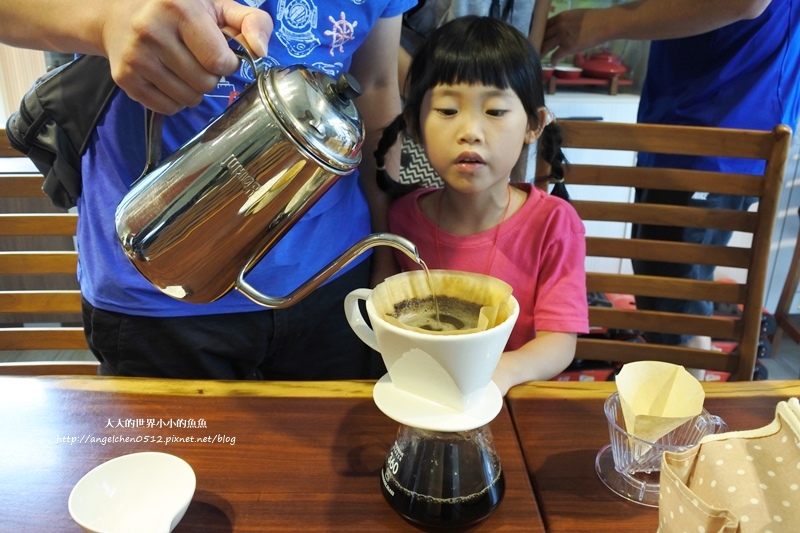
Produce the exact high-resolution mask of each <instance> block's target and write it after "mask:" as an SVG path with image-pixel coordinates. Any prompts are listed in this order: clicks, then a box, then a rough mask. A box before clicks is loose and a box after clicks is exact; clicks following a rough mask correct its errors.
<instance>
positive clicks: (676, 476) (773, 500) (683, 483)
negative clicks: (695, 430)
mask: <svg viewBox="0 0 800 533" xmlns="http://www.w3.org/2000/svg"><path fill="white" fill-rule="evenodd" d="M658 526H659V527H658V531H659V533H684V532H691V533H697V532H699V533H712V532H713V533H717V532H724V533H734V532H736V533H747V532H755V531H759V532H762V533H767V532H772V533H779V532H790V531H791V532H793V533H796V532H798V531H800V403H798V399H797V398H791V399H790V400H789V401H785V402H780V403H778V406H777V408H776V410H775V420H773V421H772V423H770V424H769V425H767V426H765V427H763V428H760V429H754V430H750V431H737V432H730V433H721V434H717V435H709V436H707V437H705V438H703V439H702V440H701V441H700V444H699V445H698V446H695V447H694V448H692V449H691V450H687V451H685V452H681V453H671V452H665V453H664V455H663V457H662V462H661V483H660V489H659V505H658Z"/></svg>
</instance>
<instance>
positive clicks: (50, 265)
mask: <svg viewBox="0 0 800 533" xmlns="http://www.w3.org/2000/svg"><path fill="white" fill-rule="evenodd" d="M0 139H1V140H2V142H0V158H20V157H24V156H23V155H22V154H21V153H19V152H17V151H15V150H14V149H13V148H11V147H10V146H9V144H8V140H7V137H6V134H5V130H0ZM42 180H43V177H42V176H41V174H38V173H19V172H2V173H0V350H57V349H58V350H85V349H86V348H87V345H86V340H85V338H84V335H83V328H82V327H81V326H80V323H81V316H80V311H81V306H80V291H79V289H78V284H77V280H76V274H75V273H76V268H77V261H78V253H77V251H76V250H75V243H74V236H75V231H76V225H77V219H78V216H77V214H75V213H66V212H63V211H61V210H59V209H57V208H55V207H53V206H52V204H51V202H50V200H49V199H48V198H47V197H46V196H45V195H44V193H43V192H42Z"/></svg>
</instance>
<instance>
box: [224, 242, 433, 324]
mask: <svg viewBox="0 0 800 533" xmlns="http://www.w3.org/2000/svg"><path fill="white" fill-rule="evenodd" d="M375 246H390V247H392V248H395V249H397V250H400V251H401V252H403V253H404V254H406V255H407V256H408V257H410V258H411V259H413V260H414V262H416V263H417V264H421V259H420V258H419V251H418V250H417V246H416V245H415V244H414V243H413V242H411V241H409V240H408V239H406V238H404V237H401V236H399V235H395V234H393V233H373V234H371V235H368V236H367V237H364V238H363V239H361V240H360V241H358V242H357V243H355V244H354V245H353V246H351V247H350V248H348V249H347V250H346V251H345V252H344V253H343V254H342V255H340V256H339V257H338V258H337V259H334V260H333V261H331V262H330V263H329V264H328V266H326V267H324V268H323V269H322V270H320V271H319V272H317V274H315V275H314V277H312V278H311V279H310V280H308V281H307V282H305V283H304V284H302V285H301V286H299V287H298V288H297V289H295V290H294V292H292V293H291V294H289V295H287V296H281V297H274V296H267V295H265V294H262V293H260V292H259V291H258V290H256V289H255V288H253V287H252V286H251V285H250V284H249V283H247V281H245V279H244V272H242V273H240V274H239V278H238V279H237V280H236V289H237V290H239V291H240V292H241V293H242V294H244V295H245V296H247V297H248V298H250V299H251V300H253V301H254V302H255V303H257V304H259V305H262V306H264V307H268V308H270V309H284V308H286V307H290V306H292V305H294V304H296V303H297V302H299V301H300V300H302V299H303V298H305V297H306V296H308V295H309V294H310V293H311V291H313V290H314V289H316V288H317V287H319V286H320V285H322V284H323V283H325V281H327V280H328V278H330V277H331V276H332V275H334V274H335V273H336V272H338V271H339V270H341V269H342V268H344V267H345V266H347V265H348V264H349V263H350V262H351V261H353V259H355V258H356V257H358V256H359V255H361V254H362V253H364V252H366V251H367V250H369V249H370V248H374V247H375Z"/></svg>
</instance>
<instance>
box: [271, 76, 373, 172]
mask: <svg viewBox="0 0 800 533" xmlns="http://www.w3.org/2000/svg"><path fill="white" fill-rule="evenodd" d="M260 85H261V90H262V95H264V96H265V99H266V100H267V103H268V105H269V107H270V108H271V110H272V112H273V113H274V115H275V116H276V117H277V118H278V121H279V122H280V125H281V127H282V129H283V130H284V132H285V133H286V134H287V135H288V136H289V137H290V138H291V139H292V140H293V141H294V142H295V144H296V145H297V146H298V148H300V149H301V150H303V151H305V152H307V153H308V154H309V155H311V156H312V157H313V159H315V160H317V162H318V163H319V164H320V165H321V166H323V167H325V168H327V169H328V170H330V171H331V172H334V173H336V174H347V173H349V172H352V171H353V170H355V168H356V167H357V166H358V165H359V163H360V162H361V146H362V143H363V141H364V123H363V121H362V119H361V114H360V113H359V111H358V108H357V107H356V105H355V103H354V102H353V99H354V98H355V97H356V96H358V95H359V94H361V87H360V86H359V85H358V82H357V81H356V80H355V78H353V77H352V76H350V75H349V74H346V73H344V74H342V75H341V76H340V77H339V80H338V81H336V80H334V79H333V78H331V77H330V76H328V75H327V74H325V73H324V72H320V71H316V70H312V69H309V68H308V67H306V66H304V65H292V66H288V67H275V68H271V69H269V70H267V72H266V73H265V75H264V76H261V77H260Z"/></svg>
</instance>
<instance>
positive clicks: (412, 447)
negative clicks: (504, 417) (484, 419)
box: [381, 425, 505, 528]
mask: <svg viewBox="0 0 800 533" xmlns="http://www.w3.org/2000/svg"><path fill="white" fill-rule="evenodd" d="M381 491H382V492H383V495H384V497H385V498H386V501H387V502H389V505H390V506H391V507H392V508H393V509H394V510H395V511H397V513H399V514H400V516H402V517H404V518H405V519H406V520H408V521H410V522H412V523H414V524H417V525H420V526H425V527H447V528H462V527H467V526H470V525H473V524H476V523H478V522H480V521H481V520H483V519H485V518H486V517H488V516H489V515H490V514H491V513H492V512H493V511H494V510H495V508H496V507H497V506H498V505H499V504H500V501H501V500H502V499H503V494H504V492H505V480H504V478H503V470H502V468H501V467H500V460H499V459H498V457H497V453H496V451H495V448H494V442H493V440H492V433H491V431H490V430H489V426H488V425H484V426H481V427H479V428H477V429H471V430H467V431H455V432H447V431H432V430H427V429H420V428H415V427H412V426H408V425H401V426H400V428H399V429H398V432H397V440H396V441H395V443H394V444H393V445H392V448H391V450H390V451H389V454H388V456H387V457H386V462H385V464H384V466H383V470H382V471H381Z"/></svg>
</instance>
